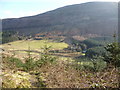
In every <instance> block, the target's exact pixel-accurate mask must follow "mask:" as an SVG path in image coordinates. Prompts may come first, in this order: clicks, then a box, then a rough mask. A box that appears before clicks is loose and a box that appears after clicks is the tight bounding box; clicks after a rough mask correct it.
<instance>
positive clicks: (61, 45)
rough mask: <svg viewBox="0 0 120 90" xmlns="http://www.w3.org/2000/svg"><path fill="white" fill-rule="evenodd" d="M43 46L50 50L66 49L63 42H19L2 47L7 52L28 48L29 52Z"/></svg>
mask: <svg viewBox="0 0 120 90" xmlns="http://www.w3.org/2000/svg"><path fill="white" fill-rule="evenodd" d="M45 45H47V46H48V47H49V46H51V49H52V50H53V49H54V50H61V49H64V48H67V47H68V44H66V43H64V42H61V43H59V42H52V41H49V40H20V41H14V42H10V43H7V44H3V45H2V47H3V48H4V49H7V50H28V49H29V48H30V50H40V49H42V48H44V46H45ZM0 46H1V45H0Z"/></svg>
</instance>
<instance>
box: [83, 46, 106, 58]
mask: <svg viewBox="0 0 120 90" xmlns="http://www.w3.org/2000/svg"><path fill="white" fill-rule="evenodd" d="M105 54H106V50H105V49H104V47H94V48H90V49H88V50H87V51H86V53H85V56H86V57H89V58H93V57H94V56H104V55H105Z"/></svg>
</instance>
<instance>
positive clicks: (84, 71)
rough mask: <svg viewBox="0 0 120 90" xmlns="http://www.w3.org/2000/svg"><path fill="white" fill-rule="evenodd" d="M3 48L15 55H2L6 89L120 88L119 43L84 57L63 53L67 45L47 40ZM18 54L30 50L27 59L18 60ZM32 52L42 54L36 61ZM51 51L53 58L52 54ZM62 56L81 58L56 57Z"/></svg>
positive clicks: (24, 42) (15, 43) (92, 48)
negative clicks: (35, 51)
mask: <svg viewBox="0 0 120 90" xmlns="http://www.w3.org/2000/svg"><path fill="white" fill-rule="evenodd" d="M21 42H22V43H21ZM24 45H25V46H24ZM3 47H4V48H6V49H7V50H8V51H9V50H12V51H13V52H12V53H13V54H7V53H5V52H6V50H5V51H4V52H3V53H2V56H3V64H2V75H1V76H2V78H3V82H2V87H3V88H118V87H119V80H118V78H119V71H118V70H119V67H120V64H119V63H120V47H119V43H117V42H113V43H111V44H108V45H106V47H105V48H104V46H101V45H100V46H96V47H91V48H88V50H87V52H86V53H85V56H84V55H82V54H81V52H74V51H72V52H71V51H70V50H68V51H70V53H68V51H67V52H64V49H65V48H67V47H68V45H67V44H66V43H58V42H51V41H48V40H25V41H24V40H21V41H15V42H11V43H7V44H3ZM18 47H19V48H18ZM103 49H104V51H103ZM16 50H27V51H24V52H26V54H25V57H23V58H19V57H18V56H17V53H16ZM30 50H38V51H40V52H41V51H42V53H39V54H38V56H37V57H36V56H35V55H36V54H35V55H34V54H33V52H31V51H30ZM51 50H53V53H55V54H54V55H51V54H50V53H51V52H50V51H51ZM54 50H58V51H55V52H54ZM59 50H61V51H59ZM59 53H60V54H63V53H64V54H65V53H67V54H71V53H78V54H81V55H80V57H63V56H59V55H56V54H59Z"/></svg>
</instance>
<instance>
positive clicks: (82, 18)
mask: <svg viewBox="0 0 120 90" xmlns="http://www.w3.org/2000/svg"><path fill="white" fill-rule="evenodd" d="M117 7H118V6H117V3H113V2H89V3H83V4H76V5H69V6H65V7H61V8H58V9H55V10H53V11H49V12H46V13H43V14H39V15H35V16H30V17H22V18H11V19H3V20H2V26H3V30H15V31H19V32H21V33H24V34H35V33H38V32H45V31H56V30H57V31H62V32H64V33H65V34H68V33H69V34H72V35H74V34H88V33H92V34H100V35H101V34H102V35H103V34H104V35H109V34H113V33H114V31H115V30H117V10H118V9H117Z"/></svg>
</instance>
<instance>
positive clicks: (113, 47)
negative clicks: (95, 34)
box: [104, 42, 120, 67]
mask: <svg viewBox="0 0 120 90" xmlns="http://www.w3.org/2000/svg"><path fill="white" fill-rule="evenodd" d="M105 49H106V51H107V52H108V53H107V55H106V56H105V58H104V60H105V61H106V62H108V63H110V64H112V65H114V66H115V67H120V44H119V43H118V42H113V43H111V44H108V45H107V46H106V47H105Z"/></svg>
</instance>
